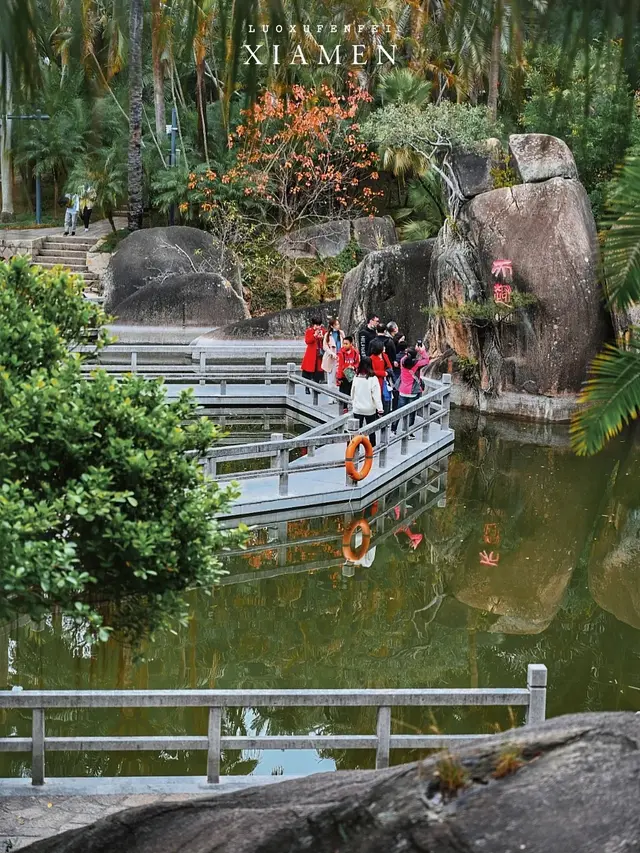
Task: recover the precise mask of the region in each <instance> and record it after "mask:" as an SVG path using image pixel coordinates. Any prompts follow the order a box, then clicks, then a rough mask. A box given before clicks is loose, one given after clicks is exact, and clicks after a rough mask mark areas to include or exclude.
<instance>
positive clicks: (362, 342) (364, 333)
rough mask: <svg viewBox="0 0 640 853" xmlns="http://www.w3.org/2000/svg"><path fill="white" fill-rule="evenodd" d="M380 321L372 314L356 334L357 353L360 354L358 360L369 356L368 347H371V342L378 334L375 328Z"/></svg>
mask: <svg viewBox="0 0 640 853" xmlns="http://www.w3.org/2000/svg"><path fill="white" fill-rule="evenodd" d="M379 322H380V319H379V317H378V315H377V314H372V315H371V316H370V317H369V319H368V320H367V323H366V325H365V326H363V327H362V328H361V329H360V331H359V332H358V352H359V353H360V358H364V357H365V356H367V355H369V347H370V346H371V341H372V340H374V338H375V337H376V335H377V334H378V332H377V328H378V323H379Z"/></svg>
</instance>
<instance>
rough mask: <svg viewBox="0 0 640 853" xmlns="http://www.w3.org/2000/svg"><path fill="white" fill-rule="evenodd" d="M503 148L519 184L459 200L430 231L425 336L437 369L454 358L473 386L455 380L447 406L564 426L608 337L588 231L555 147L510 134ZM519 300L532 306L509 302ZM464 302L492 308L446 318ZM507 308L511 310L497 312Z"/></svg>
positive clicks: (594, 242) (594, 246)
mask: <svg viewBox="0 0 640 853" xmlns="http://www.w3.org/2000/svg"><path fill="white" fill-rule="evenodd" d="M510 152H511V157H512V164H513V166H514V169H515V172H516V174H518V175H519V177H520V179H521V180H522V181H523V182H522V183H519V184H516V185H515V186H512V187H505V188H503V189H497V190H492V191H490V192H483V193H480V194H478V195H476V196H475V197H473V198H471V199H469V200H468V201H467V202H466V203H465V204H464V206H463V207H462V211H461V214H460V218H459V221H458V222H457V224H456V228H455V229H451V228H448V227H447V226H445V228H444V229H443V230H442V231H441V232H440V235H439V237H438V240H437V247H436V250H435V251H434V254H433V258H432V263H431V275H430V292H429V301H430V305H431V307H432V309H434V308H435V309H436V312H437V311H440V314H439V315H438V314H437V313H436V316H432V317H431V319H430V321H429V329H428V333H427V337H428V340H429V343H430V347H431V351H432V353H434V354H435V355H436V357H437V355H439V354H440V355H442V359H441V364H442V363H443V364H444V365H445V369H446V364H447V363H451V362H452V361H453V363H454V364H455V362H456V357H457V359H458V361H459V362H460V363H464V364H466V365H467V370H468V365H469V364H475V365H476V368H475V372H476V380H475V386H474V387H472V388H469V387H468V383H467V384H465V383H464V382H462V381H460V382H457V384H456V387H455V388H454V397H455V394H456V392H457V395H458V400H457V402H459V403H461V404H463V405H470V406H473V407H477V408H480V409H481V410H483V411H489V412H496V413H506V414H515V415H522V416H525V417H532V418H534V419H538V420H558V421H563V420H567V419H568V418H569V416H570V414H571V411H572V410H573V409H574V408H575V404H576V397H577V392H579V390H580V388H581V385H582V383H583V382H584V380H585V378H586V375H587V369H588V365H589V362H590V360H591V359H592V358H593V356H594V355H595V354H596V352H597V351H598V349H599V348H600V347H601V346H602V344H603V343H604V342H605V341H606V340H607V339H608V338H610V336H611V329H610V325H609V321H608V319H607V315H606V313H605V310H604V303H603V293H602V289H601V286H600V282H599V246H598V237H597V232H596V225H595V222H594V219H593V214H592V211H591V205H590V203H589V199H588V196H587V193H586V191H585V189H584V187H583V186H582V184H581V183H580V182H579V180H577V171H576V168H575V163H574V161H573V156H572V154H571V152H570V150H569V149H568V147H567V146H566V144H565V143H564V142H562V141H561V140H558V139H554V138H553V137H547V136H544V137H543V136H542V135H540V134H529V135H523V136H518V137H512V138H511V140H510ZM522 294H527V295H528V296H529V297H532V300H531V301H532V302H533V304H531V305H529V306H528V307H518V299H519V298H521V295H522ZM452 297H453V298H452ZM469 303H484V305H485V306H490V305H491V304H495V305H496V306H497V307H498V308H499V309H500V311H499V313H498V314H496V315H495V316H494V315H491V316H489V317H480V318H477V316H476V317H471V318H468V317H465V316H463V317H462V318H461V317H460V316H459V312H458V314H456V313H455V312H453V313H452V311H451V306H452V304H453V306H454V308H456V309H460V308H461V309H462V311H463V313H464V311H465V310H466V306H467V305H468V304H469ZM511 304H513V305H514V306H515V308H514V311H513V312H512V313H510V312H509V311H508V310H507V311H505V308H506V307H508V306H509V305H511ZM447 307H448V309H449V310H448V312H447V310H446V309H447ZM474 307H477V305H475V306H474ZM443 308H444V309H445V311H444V316H442V309H443ZM436 362H437V358H436V359H434V363H436ZM456 378H458V377H456Z"/></svg>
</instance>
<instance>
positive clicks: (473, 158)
mask: <svg viewBox="0 0 640 853" xmlns="http://www.w3.org/2000/svg"><path fill="white" fill-rule="evenodd" d="M501 154H502V146H501V145H500V140H499V139H488V140H487V141H486V142H485V143H484V145H483V146H481V147H480V148H479V149H478V150H477V151H459V152H456V154H455V156H454V158H453V168H454V172H455V175H456V178H457V179H458V184H459V185H460V191H461V192H462V195H463V196H465V198H474V197H475V196H477V195H480V193H487V192H490V191H491V190H492V189H493V187H494V172H495V170H496V169H498V168H499V167H500V157H501Z"/></svg>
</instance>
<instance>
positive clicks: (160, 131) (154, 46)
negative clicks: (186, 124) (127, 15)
mask: <svg viewBox="0 0 640 853" xmlns="http://www.w3.org/2000/svg"><path fill="white" fill-rule="evenodd" d="M151 53H152V57H153V103H154V106H155V113H156V136H157V137H158V143H159V144H160V145H161V144H162V140H163V139H164V137H165V133H166V129H167V125H166V113H165V105H164V69H163V67H162V7H161V4H160V0H151Z"/></svg>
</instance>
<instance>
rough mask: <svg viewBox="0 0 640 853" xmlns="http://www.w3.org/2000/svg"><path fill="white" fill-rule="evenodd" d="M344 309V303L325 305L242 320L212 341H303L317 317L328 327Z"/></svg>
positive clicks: (291, 309)
mask: <svg viewBox="0 0 640 853" xmlns="http://www.w3.org/2000/svg"><path fill="white" fill-rule="evenodd" d="M339 309H340V301H339V300H337V299H336V300H334V301H332V302H323V303H321V304H320V305H312V306H311V307H308V308H306V307H305V308H288V309H286V310H285V311H275V312H274V313H273V314H264V315H263V316H262V317H253V318H251V319H250V320H240V321H239V322H237V323H230V324H229V325H227V326H223V327H222V328H220V329H216V330H215V332H212V333H211V334H210V335H208V337H210V338H214V339H220V338H285V339H290V338H299V337H302V336H303V335H304V332H305V329H307V328H308V327H309V326H310V325H311V320H312V318H314V317H320V319H321V320H322V322H323V323H326V322H327V320H328V319H329V317H336V316H337V314H338V311H339Z"/></svg>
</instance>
